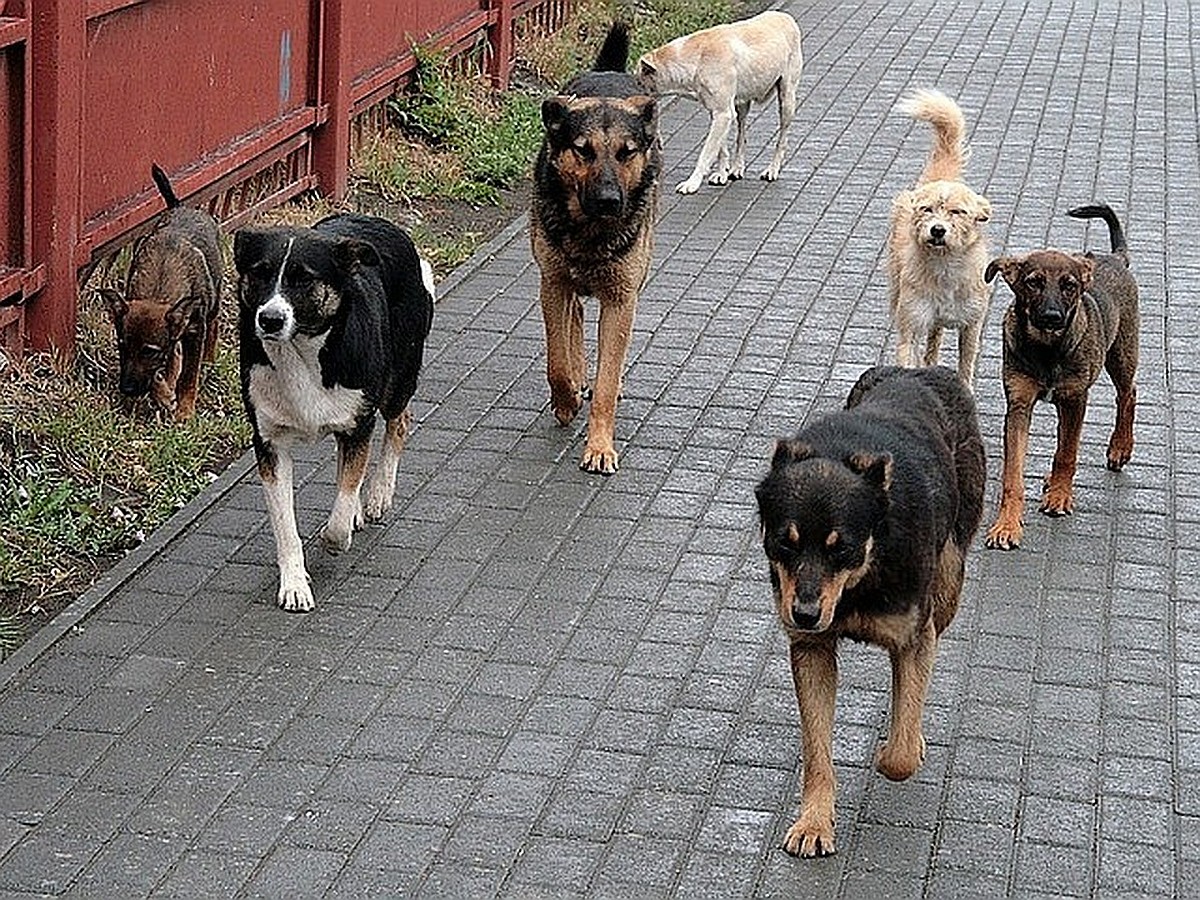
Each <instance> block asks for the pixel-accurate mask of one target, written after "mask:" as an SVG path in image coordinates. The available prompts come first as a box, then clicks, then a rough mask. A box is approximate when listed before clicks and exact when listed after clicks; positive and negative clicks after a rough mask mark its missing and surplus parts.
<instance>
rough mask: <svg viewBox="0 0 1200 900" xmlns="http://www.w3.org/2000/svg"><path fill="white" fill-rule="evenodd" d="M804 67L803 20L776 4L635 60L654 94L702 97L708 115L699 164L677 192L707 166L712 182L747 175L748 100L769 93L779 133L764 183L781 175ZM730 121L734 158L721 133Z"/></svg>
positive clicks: (687, 190) (694, 183) (694, 185)
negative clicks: (734, 133) (798, 21)
mask: <svg viewBox="0 0 1200 900" xmlns="http://www.w3.org/2000/svg"><path fill="white" fill-rule="evenodd" d="M803 67H804V56H803V54H802V52H801V49H800V26H798V25H797V24H796V20H795V19H793V18H792V17H791V16H790V15H788V14H787V13H784V12H779V11H775V10H773V11H769V12H764V13H760V14H759V15H757V16H754V17H753V18H750V19H746V20H744V21H741V22H732V23H730V24H728V25H717V26H715V27H713V28H706V29H704V30H703V31H697V32H696V33H695V34H689V35H686V36H684V37H680V38H676V39H675V40H673V41H671V42H670V43H669V44H664V45H663V46H661V47H658V48H657V49H654V50H651V51H650V52H649V53H646V54H643V56H642V57H641V58H640V59H639V60H638V77H639V78H640V79H641V80H642V81H643V83H645V84H646V85H647V87H649V88H650V89H651V90H653V91H654V92H656V93H659V94H679V95H681V96H683V97H689V98H691V99H692V100H699V101H700V102H701V103H702V104H703V105H704V108H705V109H707V110H708V112H709V115H710V116H711V117H712V122H711V124H710V126H709V129H708V137H707V138H706V139H705V141H704V146H703V147H702V148H701V149H700V157H699V159H697V160H696V168H695V169H694V170H693V171H692V174H691V177H689V178H688V179H687V180H686V181H681V182H680V183H679V184H678V185H677V186H676V188H675V190H677V191H678V192H679V193H681V194H693V193H695V192H696V191H697V190H699V188H700V183H701V182H702V181H703V180H704V176H705V175H708V173H709V172H710V171H712V176H711V177H710V178H709V179H708V181H709V183H710V184H725V183H726V182H728V181H731V180H735V179H738V178H742V177H743V176H744V175H745V174H746V118H747V116H748V114H749V112H750V104H751V103H752V102H753V103H766V102H767V101H768V100H769V99H770V97H771V95H772V94H774V95H775V99H776V101H777V102H778V105H779V131H778V132H777V133H776V139H775V155H774V156H773V157H772V158H771V163H770V165H768V166H767V168H766V169H764V170H763V173H762V176H761V177H762V178H763V179H764V180H766V181H774V180H775V179H776V178H778V177H779V170H780V168H782V166H783V159H784V156H785V155H786V154H787V130H788V126H789V125H791V123H792V117H793V116H794V115H795V112H796V92H797V90H798V88H799V85H800V72H801V70H802V69H803ZM734 121H736V122H737V143H736V144H735V146H734V152H733V157H732V159H731V158H730V156H729V152H728V150H727V148H726V137H727V136H728V134H729V128H730V126H731V125H732V124H733V123H734ZM714 163H715V164H716V169H715V170H714V169H713V164H714Z"/></svg>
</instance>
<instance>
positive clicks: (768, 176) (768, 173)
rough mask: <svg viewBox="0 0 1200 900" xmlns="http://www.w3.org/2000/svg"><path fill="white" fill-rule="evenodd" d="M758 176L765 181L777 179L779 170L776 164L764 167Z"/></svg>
mask: <svg viewBox="0 0 1200 900" xmlns="http://www.w3.org/2000/svg"><path fill="white" fill-rule="evenodd" d="M758 177H759V178H761V179H762V180H763V181H777V180H778V179H779V170H778V169H776V168H775V167H774V166H768V167H767V168H765V169H763V171H762V174H761V175H759V176H758Z"/></svg>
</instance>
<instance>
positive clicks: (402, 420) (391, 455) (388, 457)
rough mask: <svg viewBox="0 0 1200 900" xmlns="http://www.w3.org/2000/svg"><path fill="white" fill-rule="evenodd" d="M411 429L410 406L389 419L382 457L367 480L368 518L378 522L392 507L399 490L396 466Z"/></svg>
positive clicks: (370, 520)
mask: <svg viewBox="0 0 1200 900" xmlns="http://www.w3.org/2000/svg"><path fill="white" fill-rule="evenodd" d="M411 430H412V413H411V412H409V409H408V407H407V406H406V407H405V408H404V411H403V412H401V413H400V414H399V415H397V416H394V417H392V418H390V419H388V420H387V428H386V430H385V431H384V433H383V447H382V448H381V449H380V453H379V461H378V462H377V463H375V469H374V471H373V472H372V473H371V478H370V480H369V481H368V482H367V495H366V498H365V499H364V500H363V515H364V516H366V519H367V521H368V522H378V521H379V520H380V519H382V518H383V514H384V513H386V512H387V511H388V510H389V509H391V508H392V498H393V497H394V496H395V494H396V467H397V466H398V465H399V464H400V454H401V453H403V452H404V445H405V444H406V443H408V435H409V432H410V431H411Z"/></svg>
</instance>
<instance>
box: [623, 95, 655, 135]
mask: <svg viewBox="0 0 1200 900" xmlns="http://www.w3.org/2000/svg"><path fill="white" fill-rule="evenodd" d="M625 103H626V104H627V105H628V106H629V107H630V109H631V111H632V112H633V114H634V115H635V116H639V117H640V118H641V120H642V124H643V125H644V126H645V128H646V133H647V134H649V135H651V136H653V135H654V132H655V129H657V128H658V103H657V102H656V101H655V99H654V98H653V97H648V96H647V97H630V98H629V99H628V100H626V101H625Z"/></svg>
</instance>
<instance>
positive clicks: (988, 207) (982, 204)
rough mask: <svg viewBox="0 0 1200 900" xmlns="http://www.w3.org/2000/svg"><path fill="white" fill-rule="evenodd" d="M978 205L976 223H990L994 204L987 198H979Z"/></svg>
mask: <svg viewBox="0 0 1200 900" xmlns="http://www.w3.org/2000/svg"><path fill="white" fill-rule="evenodd" d="M977 199H978V201H979V202H978V203H976V204H975V221H976V222H989V221H991V218H992V204H991V201H990V200H988V198H987V197H978V198H977Z"/></svg>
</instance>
